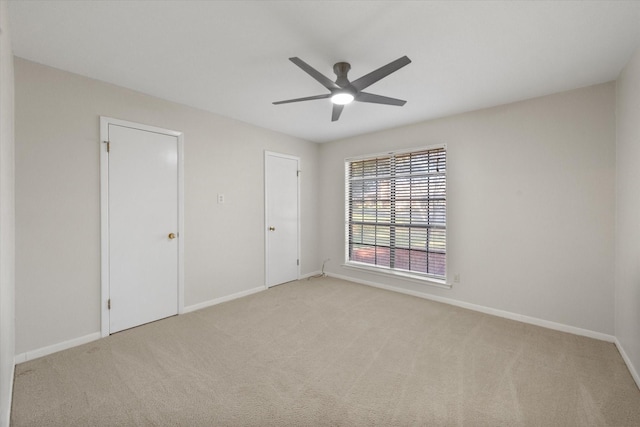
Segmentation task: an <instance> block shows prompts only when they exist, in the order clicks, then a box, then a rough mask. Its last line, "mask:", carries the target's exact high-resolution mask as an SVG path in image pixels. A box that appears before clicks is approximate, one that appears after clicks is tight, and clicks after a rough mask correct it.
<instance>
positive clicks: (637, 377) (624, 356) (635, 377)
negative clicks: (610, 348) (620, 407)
mask: <svg viewBox="0 0 640 427" xmlns="http://www.w3.org/2000/svg"><path fill="white" fill-rule="evenodd" d="M614 342H615V344H616V348H617V349H618V352H620V355H621V356H622V360H624V363H625V364H626V365H627V369H629V372H630V373H631V376H632V377H633V380H634V381H635V382H636V386H638V388H640V375H638V371H636V368H635V366H633V363H631V359H630V358H629V356H628V355H627V352H626V351H624V347H622V343H621V342H620V340H618V337H615V341H614Z"/></svg>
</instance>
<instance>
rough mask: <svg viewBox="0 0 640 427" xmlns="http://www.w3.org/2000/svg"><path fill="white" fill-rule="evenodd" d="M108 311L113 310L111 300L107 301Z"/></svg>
mask: <svg viewBox="0 0 640 427" xmlns="http://www.w3.org/2000/svg"><path fill="white" fill-rule="evenodd" d="M107 310H111V298H109V299H108V300H107Z"/></svg>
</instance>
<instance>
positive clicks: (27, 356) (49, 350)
mask: <svg viewBox="0 0 640 427" xmlns="http://www.w3.org/2000/svg"><path fill="white" fill-rule="evenodd" d="M100 338H102V336H101V334H100V332H94V333H92V334H89V335H85V336H83V337H78V338H74V339H71V340H68V341H63V342H60V343H57V344H53V345H49V346H46V347H41V348H38V349H35V350H31V351H26V352H24V353H20V354H16V357H15V358H14V362H15V363H16V365H17V364H18V363H24V362H28V361H29V360H33V359H37V358H38V357H43V356H48V355H50V354H53V353H57V352H59V351H62V350H67V349H69V348H72V347H77V346H79V345H82V344H86V343H89V342H91V341H95V340H98V339H100Z"/></svg>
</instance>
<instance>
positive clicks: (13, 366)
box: [0, 357, 16, 426]
mask: <svg viewBox="0 0 640 427" xmlns="http://www.w3.org/2000/svg"><path fill="white" fill-rule="evenodd" d="M15 376H16V361H15V357H14V358H13V363H12V364H11V375H10V376H9V381H10V383H9V407H8V408H7V412H6V416H5V418H4V423H2V422H0V425H3V426H10V425H11V408H12V407H13V383H14V381H15V380H14V379H15Z"/></svg>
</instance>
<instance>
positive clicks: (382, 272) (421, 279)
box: [342, 262, 452, 289]
mask: <svg viewBox="0 0 640 427" xmlns="http://www.w3.org/2000/svg"><path fill="white" fill-rule="evenodd" d="M342 266H343V267H346V268H349V269H353V270H359V271H366V272H367V273H371V274H377V275H379V276H386V277H394V278H397V279H404V280H409V281H412V282H416V283H420V284H423V285H429V286H435V287H437V288H444V289H451V288H452V286H451V284H449V283H447V281H446V280H442V279H436V278H435V277H429V276H423V275H420V274H411V273H404V272H400V271H395V270H387V269H384V268H379V267H370V266H369V265H367V264H359V263H355V262H346V263H344V264H342Z"/></svg>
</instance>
